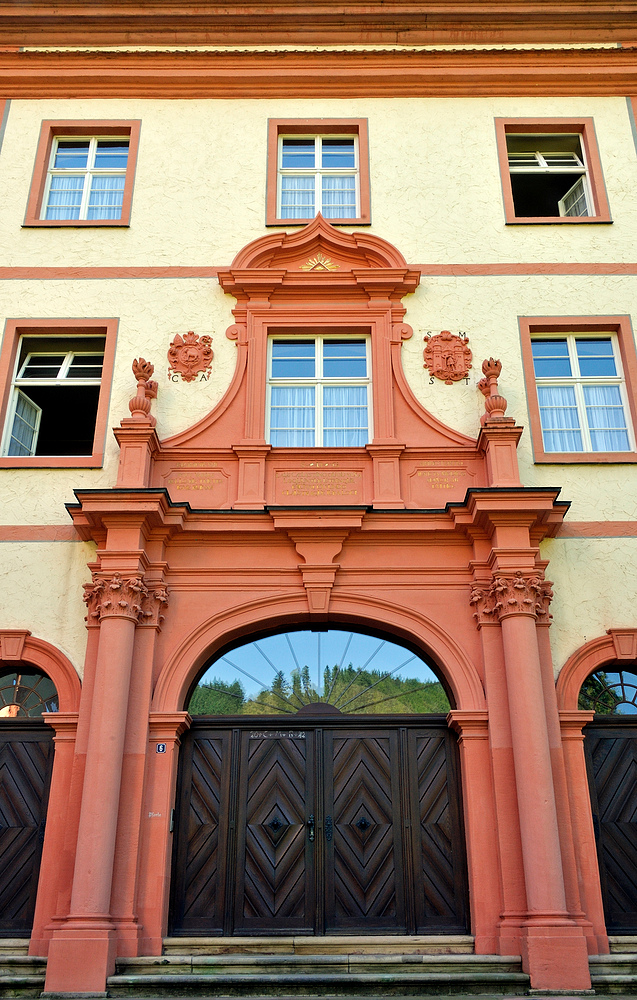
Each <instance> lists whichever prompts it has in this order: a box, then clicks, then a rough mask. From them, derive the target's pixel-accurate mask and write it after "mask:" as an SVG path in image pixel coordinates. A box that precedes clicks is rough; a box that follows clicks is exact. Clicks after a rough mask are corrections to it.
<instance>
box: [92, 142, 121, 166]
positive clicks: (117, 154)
mask: <svg viewBox="0 0 637 1000" xmlns="http://www.w3.org/2000/svg"><path fill="white" fill-rule="evenodd" d="M127 163H128V143H127V142H125V141H124V140H122V139H114V140H104V139H101V140H100V141H99V142H98V144H97V150H96V152H95V166H96V168H97V169H98V170H100V169H103V168H106V169H107V170H118V169H121V170H125V169H126V164H127Z"/></svg>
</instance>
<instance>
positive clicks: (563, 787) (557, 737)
mask: <svg viewBox="0 0 637 1000" xmlns="http://www.w3.org/2000/svg"><path fill="white" fill-rule="evenodd" d="M552 596H553V591H552V590H551V585H550V583H548V581H546V580H545V581H544V582H543V584H542V587H541V590H540V592H539V595H538V598H539V599H538V603H537V605H536V609H537V622H536V627H537V638H538V649H539V652H540V665H541V670H542V687H543V690H544V710H545V713H546V724H547V730H548V737H549V747H550V752H551V766H552V769H553V785H554V788H555V804H556V806H557V823H558V828H559V832H560V845H561V848H562V870H563V872H564V889H565V893H566V908H567V910H568V913H569V916H570V917H571V919H572V920H574V921H575V923H576V924H579V926H580V927H581V928H582V931H583V933H584V935H585V937H586V944H587V948H588V952H589V954H591V955H596V954H597V938H596V936H595V935H594V933H593V926H592V924H591V922H590V920H587V919H586V917H585V915H584V912H583V910H582V903H581V899H580V891H579V885H578V879H577V866H576V864H575V845H574V843H573V824H572V819H571V810H570V805H569V793H568V785H567V781H566V770H565V767H564V753H563V750H562V734H561V731H560V720H559V716H558V713H557V699H556V695H555V677H554V674H553V658H552V656H551V644H550V640H549V626H550V624H551V616H550V614H549V603H550V600H551V598H552Z"/></svg>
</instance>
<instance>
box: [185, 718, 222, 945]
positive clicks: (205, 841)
mask: <svg viewBox="0 0 637 1000" xmlns="http://www.w3.org/2000/svg"><path fill="white" fill-rule="evenodd" d="M189 736H190V734H189ZM229 736H230V734H229V733H228V732H225V733H224V732H217V733H215V734H214V735H212V734H211V735H210V736H207V735H204V734H203V733H201V734H197V735H196V737H195V738H192V737H191V738H190V739H187V740H185V743H186V747H185V754H184V755H185V757H186V760H187V768H186V769H185V771H186V772H187V773H184V774H183V780H182V782H181V796H180V798H181V801H180V814H181V816H183V817H184V820H185V824H184V825H185V827H186V829H185V836H182V837H180V838H178V848H177V859H176V864H175V871H176V873H177V876H176V877H178V878H179V881H180V883H181V884H180V886H179V888H177V887H175V888H176V889H177V891H176V892H175V893H174V899H175V908H174V912H173V921H174V922H175V923H176V924H177V925H178V926H179V927H180V928H182V929H183V930H187V929H190V930H193V931H195V930H199V931H202V932H203V931H206V932H207V933H209V934H214V933H217V934H221V933H222V932H223V927H224V895H225V871H226V866H225V840H226V822H227V812H228V788H227V785H228V772H229V744H230V738H229ZM189 744H190V745H189ZM188 751H190V752H188ZM179 890H181V891H179Z"/></svg>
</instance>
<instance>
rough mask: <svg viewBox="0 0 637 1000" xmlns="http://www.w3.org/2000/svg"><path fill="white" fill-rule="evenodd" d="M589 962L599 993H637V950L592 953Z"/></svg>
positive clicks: (594, 984) (592, 982)
mask: <svg viewBox="0 0 637 1000" xmlns="http://www.w3.org/2000/svg"><path fill="white" fill-rule="evenodd" d="M588 963H589V967H590V970H591V984H592V986H593V989H595V990H597V992H598V993H637V952H632V953H631V952H624V953H622V952H615V953H611V954H610V955H590V956H589V959H588Z"/></svg>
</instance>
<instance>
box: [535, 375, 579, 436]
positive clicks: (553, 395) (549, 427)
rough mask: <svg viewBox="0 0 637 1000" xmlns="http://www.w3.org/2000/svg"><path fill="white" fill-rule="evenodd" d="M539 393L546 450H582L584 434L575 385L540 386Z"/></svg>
mask: <svg viewBox="0 0 637 1000" xmlns="http://www.w3.org/2000/svg"><path fill="white" fill-rule="evenodd" d="M537 394H538V399H539V403H540V420H541V422H542V434H543V437H544V448H545V450H546V451H582V450H583V444H582V434H581V431H580V423H579V415H578V413H577V402H576V400H575V389H574V388H573V386H572V385H564V386H561V385H560V386H538V390H537Z"/></svg>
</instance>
